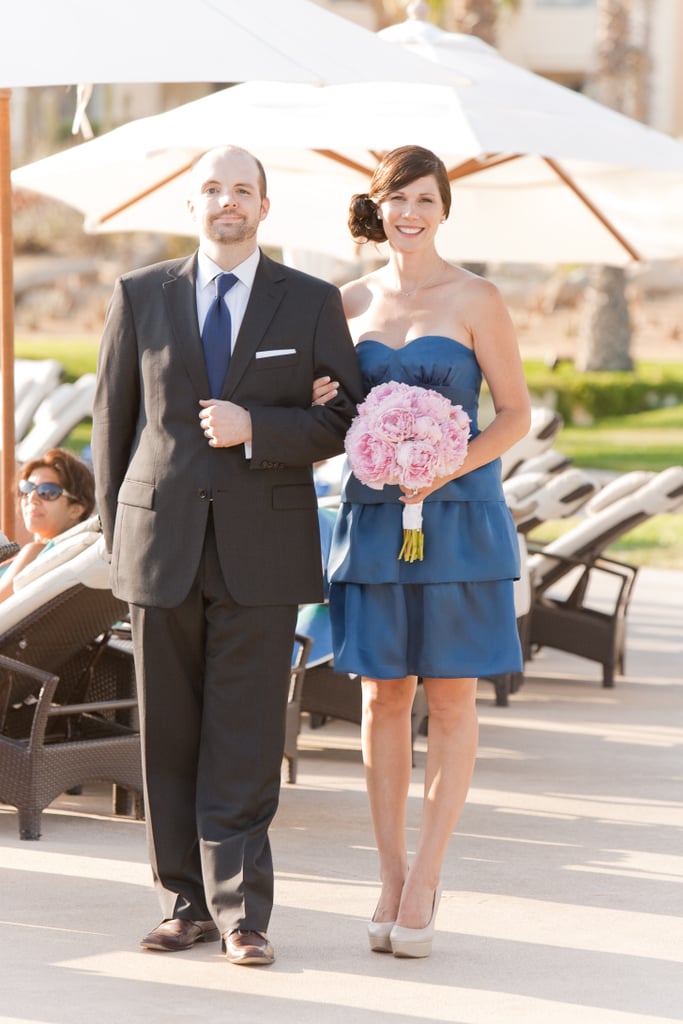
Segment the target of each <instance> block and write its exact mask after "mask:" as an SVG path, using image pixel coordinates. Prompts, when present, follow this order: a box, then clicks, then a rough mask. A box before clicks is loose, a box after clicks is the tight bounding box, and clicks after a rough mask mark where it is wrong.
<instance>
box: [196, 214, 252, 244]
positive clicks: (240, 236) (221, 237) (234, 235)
mask: <svg viewBox="0 0 683 1024" xmlns="http://www.w3.org/2000/svg"><path fill="white" fill-rule="evenodd" d="M257 228H258V224H251V223H250V222H249V220H247V219H244V220H241V221H232V223H230V224H225V223H221V222H219V221H218V220H217V219H216V220H212V221H210V222H209V224H208V225H207V229H206V234H207V237H208V238H210V239H211V241H212V242H246V241H248V239H250V238H254V236H255V235H256V231H257Z"/></svg>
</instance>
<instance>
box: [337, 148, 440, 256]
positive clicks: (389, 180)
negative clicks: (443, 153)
mask: <svg viewBox="0 0 683 1024" xmlns="http://www.w3.org/2000/svg"><path fill="white" fill-rule="evenodd" d="M430 174H433V175H434V178H435V179H436V184H437V187H438V189H439V195H440V196H441V202H442V203H443V208H444V215H445V217H447V216H448V214H449V213H450V209H451V186H450V182H449V181H448V171H447V170H446V165H445V164H444V162H443V160H441V159H439V157H438V156H437V155H436V153H432V151H431V150H430V149H423V147H422V146H399V148H398V149H392V150H391V152H390V153H387V154H386V156H384V157H383V159H382V160H381V162H380V163H379V164H378V165H377V167H376V169H375V173H374V174H373V176H372V181H371V182H370V191H369V192H361V193H359V194H357V195H355V196H353V197H352V199H351V206H350V208H349V231H350V232H351V234H352V235H353V237H354V238H364V239H367V240H368V241H370V242H386V240H387V236H386V235H385V233H384V225H383V224H382V221H381V220H380V217H379V210H378V206H379V204H380V203H381V202H383V201H384V200H385V199H386V198H387V197H388V196H389V195H390V194H391V193H392V192H396V191H397V190H399V189H402V188H405V186H406V185H410V184H411V182H413V181H417V180H418V178H426V177H427V176H428V175H430Z"/></svg>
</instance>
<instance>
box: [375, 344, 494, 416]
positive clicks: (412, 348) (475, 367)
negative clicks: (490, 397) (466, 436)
mask: <svg viewBox="0 0 683 1024" xmlns="http://www.w3.org/2000/svg"><path fill="white" fill-rule="evenodd" d="M356 353H357V355H358V362H359V363H360V369H361V375H362V377H363V385H364V389H365V394H367V393H368V391H370V389H371V388H373V387H375V385H377V384H384V383H386V382H387V381H390V380H392V381H399V382H400V383H402V384H410V385H415V386H417V387H423V388H432V389H433V390H434V391H438V392H439V393H440V394H442V395H444V396H445V397H446V398H448V399H449V401H451V402H452V403H453V404H454V405H462V407H463V409H464V410H465V411H466V412H467V413H468V415H469V416H470V418H471V420H472V427H473V432H476V422H477V411H478V402H479V391H480V388H481V370H480V368H479V363H478V362H477V360H476V357H475V355H474V352H473V351H472V349H470V348H468V347H467V346H466V345H463V344H462V342H459V341H455V340H454V339H453V338H445V337H442V336H441V335H435V334H429V335H423V336H422V337H420V338H414V339H413V340H412V341H409V342H407V343H406V344H405V345H403V347H402V348H398V349H395V348H391V347H389V346H388V345H385V344H384V343H383V342H381V341H375V340H374V339H371V338H368V339H366V340H365V341H361V342H359V343H358V345H357V346H356Z"/></svg>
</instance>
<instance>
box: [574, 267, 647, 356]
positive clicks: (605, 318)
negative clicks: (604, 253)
mask: <svg viewBox="0 0 683 1024" xmlns="http://www.w3.org/2000/svg"><path fill="white" fill-rule="evenodd" d="M624 285H625V280H624V272H623V270H622V269H621V267H594V268H593V270H592V272H591V275H590V281H589V283H588V286H587V288H586V295H585V299H584V305H583V310H582V314H581V328H580V332H579V350H578V352H577V357H576V368H577V370H632V369H633V360H632V359H631V354H630V346H631V334H632V329H631V316H630V313H629V308H628V302H627V301H626V295H625V291H624Z"/></svg>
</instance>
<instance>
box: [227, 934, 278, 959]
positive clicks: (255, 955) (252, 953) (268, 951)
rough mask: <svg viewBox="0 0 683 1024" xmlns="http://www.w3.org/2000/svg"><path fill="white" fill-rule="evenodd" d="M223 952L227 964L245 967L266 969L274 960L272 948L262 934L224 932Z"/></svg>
mask: <svg viewBox="0 0 683 1024" xmlns="http://www.w3.org/2000/svg"><path fill="white" fill-rule="evenodd" d="M223 952H224V953H225V956H226V959H227V960H228V962H229V963H231V964H240V965H242V966H245V967H267V966H268V964H272V962H273V960H274V959H275V953H274V952H273V947H272V946H271V944H270V942H269V941H268V939H267V938H266V936H265V935H264V934H263V932H248V931H240V930H236V931H234V932H226V933H225V935H224V936H223Z"/></svg>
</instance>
